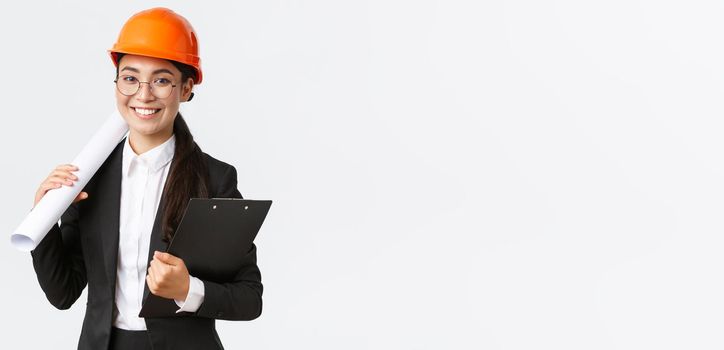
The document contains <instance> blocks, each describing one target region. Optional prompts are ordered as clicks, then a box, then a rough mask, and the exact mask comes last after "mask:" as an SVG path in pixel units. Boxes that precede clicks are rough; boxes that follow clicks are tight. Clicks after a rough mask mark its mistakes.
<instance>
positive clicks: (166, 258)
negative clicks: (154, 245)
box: [153, 250, 183, 266]
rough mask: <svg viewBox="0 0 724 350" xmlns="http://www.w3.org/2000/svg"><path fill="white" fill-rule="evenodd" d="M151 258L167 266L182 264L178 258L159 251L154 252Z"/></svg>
mask: <svg viewBox="0 0 724 350" xmlns="http://www.w3.org/2000/svg"><path fill="white" fill-rule="evenodd" d="M153 257H154V258H156V259H158V260H160V261H161V262H163V263H166V264H168V265H172V266H176V265H179V264H181V263H183V260H181V259H179V258H178V257H175V256H173V255H171V254H169V253H163V252H159V251H157V250H156V251H154V253H153Z"/></svg>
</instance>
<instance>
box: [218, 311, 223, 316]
mask: <svg viewBox="0 0 724 350" xmlns="http://www.w3.org/2000/svg"><path fill="white" fill-rule="evenodd" d="M221 316H224V312H223V311H219V312H218V313H217V314H216V317H221Z"/></svg>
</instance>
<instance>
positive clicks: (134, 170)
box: [113, 135, 204, 330]
mask: <svg viewBox="0 0 724 350" xmlns="http://www.w3.org/2000/svg"><path fill="white" fill-rule="evenodd" d="M175 146H176V136H175V135H171V137H170V138H169V139H168V140H166V142H164V143H162V144H160V145H158V146H156V147H154V148H153V149H151V150H148V151H147V152H144V153H143V154H141V155H137V154H136V153H135V152H134V151H133V149H132V148H131V145H130V143H129V141H128V137H126V141H125V144H124V145H123V168H122V171H123V174H122V181H121V211H120V232H119V241H118V264H117V266H118V267H117V270H116V298H115V305H114V306H115V307H114V308H113V326H114V327H116V328H122V329H127V330H146V322H145V320H144V319H143V318H141V317H138V313H139V312H140V311H141V305H142V303H143V290H144V288H145V285H146V273H147V268H148V266H147V265H148V252H149V249H150V244H151V230H152V229H153V223H154V221H155V219H156V211H157V210H158V205H159V203H160V201H161V194H162V191H163V186H164V183H165V182H166V177H167V176H168V172H169V169H170V167H171V159H173V155H174V149H175ZM203 299H204V284H203V282H202V281H201V280H199V279H198V278H195V277H193V276H191V281H190V285H189V293H188V295H187V297H186V300H185V302H181V301H178V300H176V304H177V305H179V306H180V309H179V310H178V311H176V312H181V311H189V312H194V311H196V310H198V308H199V307H200V306H201V303H203Z"/></svg>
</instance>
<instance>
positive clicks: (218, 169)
mask: <svg viewBox="0 0 724 350" xmlns="http://www.w3.org/2000/svg"><path fill="white" fill-rule="evenodd" d="M124 141H125V139H124ZM124 141H121V142H120V143H118V145H117V146H116V148H115V149H114V150H113V152H111V154H110V155H109V156H108V158H107V159H106V161H105V162H104V163H103V165H101V167H100V168H99V170H98V171H97V172H96V174H95V175H94V176H93V177H92V178H91V179H90V181H89V182H88V184H87V185H86V187H85V188H84V191H85V192H88V199H85V200H83V201H80V202H78V203H75V204H71V205H70V207H69V208H68V209H67V210H66V211H65V213H64V214H63V215H62V217H61V226H60V227H58V225H57V224H56V225H54V226H53V228H52V229H51V230H50V232H48V235H47V236H46V237H45V238H44V239H43V240H42V241H41V242H40V244H38V246H37V247H36V248H35V250H33V251H32V252H31V255H32V258H33V267H34V268H35V272H36V274H37V276H38V281H39V282H40V286H41V288H42V289H43V291H44V292H45V295H46V296H47V298H48V300H49V301H50V303H51V304H53V306H55V307H57V308H58V309H68V308H69V307H70V306H71V305H72V304H73V303H74V302H75V301H76V300H77V299H78V297H79V296H80V294H81V292H82V291H83V288H85V286H86V284H87V285H88V302H87V306H86V313H85V319H84V321H83V329H82V331H81V335H80V340H79V343H78V349H83V350H86V349H87V350H98V349H107V348H108V343H109V339H110V333H111V325H112V317H113V307H114V299H115V288H116V268H117V258H118V237H119V215H120V198H121V164H122V157H123V144H124ZM204 156H205V159H206V161H207V163H208V169H209V193H210V197H212V198H242V197H241V194H240V193H239V191H238V190H237V188H236V185H237V177H236V175H237V174H236V169H235V168H234V167H233V166H231V165H229V164H227V163H224V162H222V161H219V160H217V159H215V158H213V157H211V156H209V155H208V154H206V153H204ZM174 161H175V159H174ZM164 202H165V198H164V197H162V198H161V201H160V203H159V206H158V211H157V213H156V218H155V222H154V225H153V230H152V232H151V243H150V249H149V256H148V261H149V263H150V261H151V260H152V257H153V251H154V250H159V251H165V250H166V248H167V244H166V243H164V242H163V241H162V240H161V237H162V233H161V218H162V216H163V207H164ZM199 249H203V247H199ZM191 273H193V272H191ZM203 283H204V302H203V303H202V304H201V306H200V307H199V309H198V310H197V311H196V312H194V313H190V312H182V313H179V315H181V316H177V317H168V318H146V327H147V329H148V335H149V338H150V341H151V344H152V345H153V348H154V350H160V349H223V346H222V345H221V341H220V340H219V337H218V335H217V333H216V329H215V319H223V320H252V319H255V318H257V317H258V316H259V315H260V314H261V309H262V289H263V287H262V284H261V274H260V272H259V268H258V267H257V265H256V246H255V245H252V248H251V250H250V251H249V252H248V253H246V259H245V260H244V264H243V267H242V268H241V269H240V270H239V272H238V273H237V275H236V277H235V278H234V281H233V282H230V283H214V282H210V281H206V280H203ZM148 293H149V290H148V285H146V287H145V289H144V299H145V297H146V296H147V295H148Z"/></svg>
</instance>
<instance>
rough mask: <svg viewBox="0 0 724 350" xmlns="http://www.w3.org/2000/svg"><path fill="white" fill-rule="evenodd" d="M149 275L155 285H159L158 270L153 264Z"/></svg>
mask: <svg viewBox="0 0 724 350" xmlns="http://www.w3.org/2000/svg"><path fill="white" fill-rule="evenodd" d="M148 276H149V278H150V279H151V281H153V284H154V286H158V278H157V276H156V270H155V269H154V268H153V266H151V267H149V268H148Z"/></svg>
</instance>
